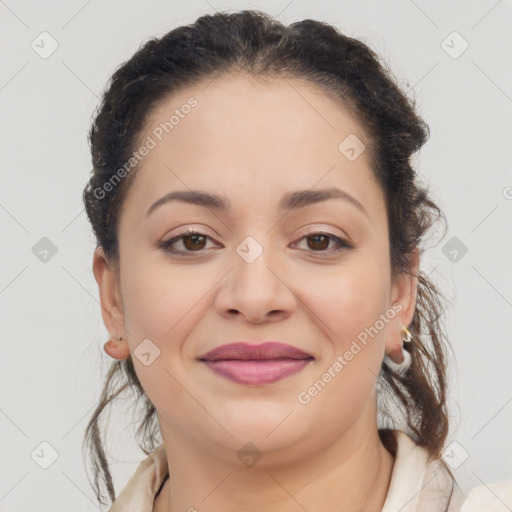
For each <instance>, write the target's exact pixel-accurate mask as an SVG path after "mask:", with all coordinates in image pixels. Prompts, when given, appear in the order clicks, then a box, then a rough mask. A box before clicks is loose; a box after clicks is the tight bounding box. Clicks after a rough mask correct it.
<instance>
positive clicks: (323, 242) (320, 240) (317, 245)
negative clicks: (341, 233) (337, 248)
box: [306, 234, 329, 251]
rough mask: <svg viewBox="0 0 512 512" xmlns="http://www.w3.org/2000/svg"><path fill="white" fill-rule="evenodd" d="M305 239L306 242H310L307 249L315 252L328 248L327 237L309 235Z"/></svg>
mask: <svg viewBox="0 0 512 512" xmlns="http://www.w3.org/2000/svg"><path fill="white" fill-rule="evenodd" d="M306 238H307V240H308V241H309V240H311V241H312V243H311V244H308V247H310V248H311V249H313V250H315V251H318V250H324V249H327V247H329V237H328V236H327V235H321V234H319V235H310V236H308V237H306Z"/></svg>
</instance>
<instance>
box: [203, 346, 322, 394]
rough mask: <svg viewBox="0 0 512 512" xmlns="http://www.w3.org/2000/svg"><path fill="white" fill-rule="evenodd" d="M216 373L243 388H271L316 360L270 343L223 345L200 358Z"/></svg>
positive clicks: (293, 349) (305, 353)
mask: <svg viewBox="0 0 512 512" xmlns="http://www.w3.org/2000/svg"><path fill="white" fill-rule="evenodd" d="M198 359H199V360H200V361H203V362H204V363H205V364H206V365H207V366H208V367H209V368H211V369H212V370H213V371H214V372H216V373H218V374H219V375H222V376H223V377H226V378H228V379H230V380H233V381H235V382H238V383H239V384H248V385H253V386H258V385H263V384H270V383H272V382H276V381H278V380H281V379H284V378H285V377H288V376H290V375H293V374H294V373H297V372H298V371H300V370H302V368H304V367H305V366H306V365H307V364H308V363H309V362H310V361H313V360H314V357H313V356H312V355H311V354H308V353H307V352H304V351H303V350H300V349H298V348H295V347H293V346H291V345H286V344H284V343H279V342H276V341H268V342H265V343H260V344H258V345H252V344H249V343H245V342H238V343H230V344H228V345H221V346H220V347H216V348H214V349H213V350H210V351H209V352H207V353H206V354H204V355H202V356H200V357H199V358H198Z"/></svg>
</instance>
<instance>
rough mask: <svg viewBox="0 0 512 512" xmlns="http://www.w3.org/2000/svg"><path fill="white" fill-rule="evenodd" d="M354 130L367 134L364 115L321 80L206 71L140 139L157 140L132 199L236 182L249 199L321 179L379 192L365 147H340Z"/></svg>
mask: <svg viewBox="0 0 512 512" xmlns="http://www.w3.org/2000/svg"><path fill="white" fill-rule="evenodd" d="M350 137H357V139H359V140H360V141H363V140H365V136H364V133H363V130H362V127H361V126H360V125H359V123H358V122H357V120H356V119H355V118H354V116H353V115H352V114H351V113H350V111H349V110H348V108H346V107H345V105H344V104H343V103H342V102H341V100H337V99H336V98H334V96H332V95H330V94H327V93H326V92H325V91H324V90H322V89H320V88H318V87H316V86H314V85H312V84H309V83H305V82H303V81H299V80H291V79H272V80H261V79H254V78H250V77H247V76H244V75H234V76H230V77H227V78H223V79H217V80H211V81H205V82H203V83H201V84H199V85H195V86H193V87H188V88H186V89H183V90H182V91H180V92H178V93H175V94H172V95H170V96H168V97H167V98H165V99H163V100H162V101H161V102H160V103H159V104H158V105H157V107H156V108H155V110H154V111H153V112H152V115H151V116H150V117H149V118H148V120H147V121H146V124H145V127H144V129H143V131H142V132H141V134H140V137H139V141H140V142H139V145H140V144H144V143H148V144H147V145H148V147H149V146H151V149H150V150H149V151H147V152H146V153H147V154H146V156H144V157H143V159H142V160H141V162H140V163H139V165H138V166H137V170H136V180H135V183H134V184H133V186H132V188H133V189H136V191H135V192H134V193H133V194H134V195H135V197H132V198H131V201H130V202H135V203H136V204H139V205H140V206H141V207H142V206H144V205H147V204H148V203H150V202H153V201H154V200H156V199H158V198H159V197H161V196H162V195H163V194H164V193H166V192H169V191H170V190H173V189H180V190H183V189H187V188H191V189H208V190H210V191H212V192H215V191H218V192H220V191H223V190H225V189H226V188H227V189H229V190H231V191H237V192H238V193H239V194H238V195H239V197H240V199H241V200H243V201H246V200H247V198H248V197H256V196H258V195H260V194H261V198H262V199H263V198H265V197H269V191H270V190H275V191H276V198H281V196H282V195H283V194H284V193H286V192H287V191H289V190H296V189H298V188H303V189H311V188H313V187H314V186H315V184H317V183H318V184H319V185H320V186H321V187H322V188H323V187H330V186H337V187H340V188H343V189H344V190H347V192H349V193H351V194H352V195H355V196H359V198H360V200H361V202H364V201H365V199H364V198H365V197H366V199H367V201H370V202H372V201H371V197H370V196H371V195H372V193H373V194H375V193H378V189H377V184H376V182H375V180H374V177H373V174H372V172H371V170H370V167H369V159H368V158H367V154H366V152H365V151H363V152H362V153H361V155H360V156H359V157H358V158H357V159H355V160H350V159H348V158H347V156H346V154H344V153H343V152H342V151H341V150H340V143H342V142H343V141H345V140H352V139H350ZM347 138H349V139H347ZM137 191H138V193H137ZM131 193H132V192H130V194H131ZM224 195H225V194H224ZM234 202H236V198H235V200H234ZM373 202H374V203H375V201H373Z"/></svg>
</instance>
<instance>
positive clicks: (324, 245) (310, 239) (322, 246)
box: [299, 232, 353, 254]
mask: <svg viewBox="0 0 512 512" xmlns="http://www.w3.org/2000/svg"><path fill="white" fill-rule="evenodd" d="M302 240H305V241H306V245H307V248H306V249H305V250H306V251H307V252H320V253H326V254H330V253H337V252H340V251H343V250H348V249H352V248H353V245H352V244H350V243H349V242H347V241H346V240H344V239H343V238H340V237H337V236H334V235H331V234H330V233H322V232H318V233H308V234H307V235H306V236H304V237H302V238H301V239H300V240H299V242H301V241H302ZM331 242H334V247H331V248H329V244H330V243H331Z"/></svg>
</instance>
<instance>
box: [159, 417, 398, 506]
mask: <svg viewBox="0 0 512 512" xmlns="http://www.w3.org/2000/svg"><path fill="white" fill-rule="evenodd" d="M173 435H174V434H173ZM171 439H173V438H172V437H171ZM174 441H175V442H174V443H172V444H168V443H167V442H166V441H165V438H164V442H165V446H166V454H167V460H168V461H170V464H169V467H170V477H169V479H168V480H167V481H166V482H165V484H164V487H163V488H162V491H161V493H160V494H159V496H158V497H157V500H155V507H154V509H153V512H174V511H178V510H184V511H191V512H194V511H196V510H200V511H201V512H232V511H233V512H234V511H240V510H265V511H266V512H278V511H279V512H296V511H297V510H299V508H302V509H303V510H307V511H308V512H320V511H322V512H328V511H333V512H334V511H340V510H350V511H351V512H356V511H363V510H364V511H365V512H373V511H375V512H377V511H378V512H380V511H381V510H382V507H383V505H384V501H385V499H386V495H387V492H388V488H389V483H390V480H391V473H392V470H393V464H394V457H393V455H392V454H391V453H389V452H388V451H387V450H386V448H385V447H384V445H383V444H382V442H381V440H380V437H379V435H378V432H377V429H376V428H374V429H368V430H361V429H359V428H357V427H356V428H353V429H351V430H350V431H347V432H346V433H344V435H343V436H342V437H341V438H339V439H337V440H335V442H333V443H331V444H330V445H329V447H328V448H327V449H323V450H319V451H318V453H315V454H313V455H311V454H309V455H308V456H307V457H304V458H303V459H302V460H297V459H296V460H294V462H293V464H292V463H290V462H289V459H288V460H284V461H283V463H282V464H280V465H279V464H273V465H272V466H270V465H268V464H267V465H264V464H263V463H262V462H263V460H264V457H262V458H261V459H260V461H258V463H256V464H255V465H254V466H253V467H251V468H243V469H241V468H240V464H236V465H235V464H233V463H231V464H229V463H226V462H225V461H223V460H222V459H219V458H218V457H215V456H209V455H205V453H204V451H201V450H194V447H191V446H188V447H187V446H186V444H182V442H181V440H180V441H176V437H174ZM183 443H186V439H184V440H183ZM184 448H185V449H184Z"/></svg>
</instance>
